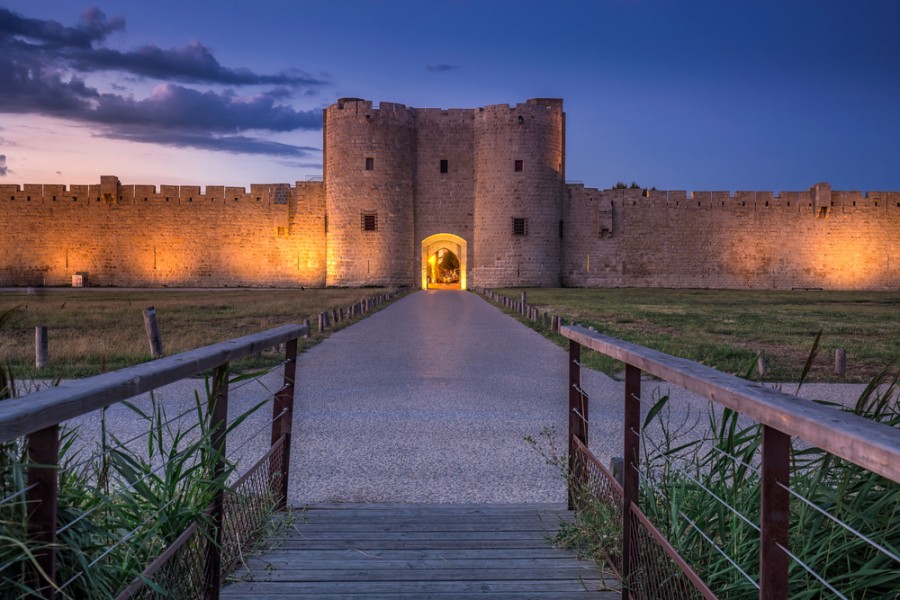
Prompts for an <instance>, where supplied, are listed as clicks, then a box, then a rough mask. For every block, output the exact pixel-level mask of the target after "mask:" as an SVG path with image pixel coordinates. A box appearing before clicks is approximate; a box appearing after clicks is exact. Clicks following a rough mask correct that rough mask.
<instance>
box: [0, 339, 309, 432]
mask: <svg viewBox="0 0 900 600" xmlns="http://www.w3.org/2000/svg"><path fill="white" fill-rule="evenodd" d="M303 331H304V329H303V326H301V325H283V326H281V327H276V328H274V329H270V330H268V331H263V332H261V333H254V334H252V335H246V336H244V337H239V338H235V339H233V340H228V341H225V342H221V343H219V344H213V345H211V346H206V347H203V348H198V349H196V350H191V351H189V352H183V353H181V354H176V355H174V356H169V357H166V358H161V359H158V360H155V361H152V362H147V363H143V364H140V365H135V366H133V367H128V368H125V369H120V370H118V371H112V372H110V373H103V374H101V375H96V376H94V377H88V378H87V379H81V380H78V381H76V382H73V383H72V384H68V385H65V386H62V387H53V388H49V389H46V390H43V391H40V392H36V393H34V394H28V395H26V396H20V397H18V398H13V399H10V400H6V401H4V402H2V403H0V443H3V442H8V441H10V440H13V439H15V438H18V437H21V436H24V435H27V434H29V433H32V432H34V431H38V430H41V429H44V428H46V427H49V426H51V425H56V424H57V423H60V422H62V421H65V420H68V419H72V418H74V417H77V416H80V415H83V414H85V413H89V412H91V411H94V410H97V409H99V408H102V407H104V406H108V405H110V404H113V403H115V402H120V401H122V400H127V399H128V398H131V397H134V396H137V395H139V394H143V393H145V392H149V391H152V390H155V389H157V388H159V387H162V386H164V385H168V384H170V383H174V382H176V381H180V380H182V379H185V378H187V377H192V376H194V375H197V374H199V373H203V372H206V371H209V370H210V369H213V368H215V367H217V366H219V365H221V364H224V363H226V362H230V361H233V360H236V359H238V358H242V357H244V356H248V355H250V354H255V353H256V352H261V351H263V350H265V349H267V348H271V347H273V346H277V345H278V344H282V343H285V342H287V341H288V340H291V339H295V338H297V337H299V336H300V335H301V334H302V333H303Z"/></svg>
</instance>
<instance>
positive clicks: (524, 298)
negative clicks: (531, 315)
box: [521, 290, 528, 317]
mask: <svg viewBox="0 0 900 600" xmlns="http://www.w3.org/2000/svg"><path fill="white" fill-rule="evenodd" d="M527 306H528V294H527V293H526V292H525V290H522V306H521V315H522V316H523V317H524V316H525V311H526V307H527Z"/></svg>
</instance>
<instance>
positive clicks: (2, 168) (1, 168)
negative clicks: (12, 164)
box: [0, 154, 9, 177]
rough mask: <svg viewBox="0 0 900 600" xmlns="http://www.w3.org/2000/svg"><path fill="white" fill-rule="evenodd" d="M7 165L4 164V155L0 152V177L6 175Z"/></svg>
mask: <svg viewBox="0 0 900 600" xmlns="http://www.w3.org/2000/svg"><path fill="white" fill-rule="evenodd" d="M8 172H9V167H7V166H6V155H5V154H0V177H6V174H7V173H8Z"/></svg>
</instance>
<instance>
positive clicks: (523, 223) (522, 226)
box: [513, 217, 528, 235]
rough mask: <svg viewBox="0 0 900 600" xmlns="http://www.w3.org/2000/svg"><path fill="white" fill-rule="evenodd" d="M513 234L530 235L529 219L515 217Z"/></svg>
mask: <svg viewBox="0 0 900 600" xmlns="http://www.w3.org/2000/svg"><path fill="white" fill-rule="evenodd" d="M513 235H528V219H523V218H522V217H513Z"/></svg>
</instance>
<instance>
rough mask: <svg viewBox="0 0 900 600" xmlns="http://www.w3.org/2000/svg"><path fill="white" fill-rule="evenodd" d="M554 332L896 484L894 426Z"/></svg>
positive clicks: (582, 331) (899, 463)
mask: <svg viewBox="0 0 900 600" xmlns="http://www.w3.org/2000/svg"><path fill="white" fill-rule="evenodd" d="M559 332H560V334H562V335H563V336H564V337H567V338H569V339H570V340H572V341H574V342H577V343H579V344H581V345H583V346H586V347H588V348H590V349H591V350H595V351H597V352H600V353H602V354H605V355H607V356H610V357H612V358H615V359H617V360H620V361H622V362H624V363H626V364H630V365H633V366H635V367H637V368H639V369H640V370H641V371H644V372H645V373H648V374H650V375H654V376H656V377H659V378H660V379H665V380H666V381H669V382H671V383H673V384H676V385H678V386H680V387H683V388H685V389H687V390H689V391H691V392H694V393H696V394H698V395H700V396H703V397H704V398H707V399H709V400H712V401H713V402H715V403H716V404H720V405H722V406H725V407H727V408H730V409H732V410H734V411H736V412H738V413H740V414H742V415H745V416H747V417H749V418H751V419H753V420H754V421H758V422H760V423H762V424H764V425H768V426H770V427H773V428H775V429H777V430H779V431H781V432H783V433H786V434H788V435H792V436H796V437H798V438H800V439H802V440H804V441H805V442H808V443H809V444H812V445H813V446H817V447H819V448H821V449H822V450H825V451H826V452H829V453H831V454H834V455H835V456H839V457H840V458H843V459H846V460H848V461H850V462H852V463H855V464H857V465H859V466H861V467H863V468H865V469H868V470H870V471H872V472H874V473H878V474H879V475H882V476H884V477H887V478H888V479H891V480H893V481H895V482H900V431H898V430H897V429H895V428H893V427H888V426H885V425H883V424H880V423H875V422H873V421H870V420H868V419H866V418H863V417H860V416H857V415H853V414H850V413H847V412H841V411H839V410H837V409H835V408H834V407H830V406H825V405H822V404H818V403H816V402H813V401H811V400H807V399H805V398H799V397H797V396H790V395H788V394H784V393H782V392H779V391H777V390H774V389H772V388H768V387H765V386H763V385H761V384H759V383H755V382H752V381H747V380H746V379H741V378H740V377H735V376H734V375H728V374H726V373H722V372H720V371H716V370H715V369H713V368H710V367H707V366H704V365H701V364H698V363H696V362H693V361H690V360H687V359H684V358H678V357H675V356H670V355H668V354H665V353H663V352H659V351H657V350H651V349H649V348H644V347H643V346H639V345H637V344H632V343H630V342H625V341H622V340H619V339H616V338H613V337H610V336H607V335H603V334H601V333H597V332H596V331H591V330H589V329H586V328H584V327H581V326H578V325H570V326H564V327H560V328H559Z"/></svg>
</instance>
